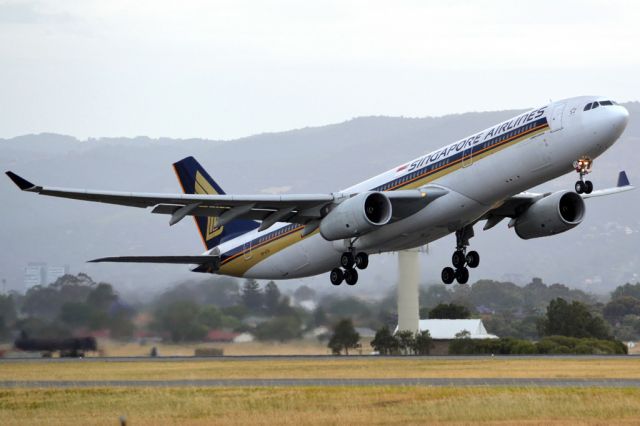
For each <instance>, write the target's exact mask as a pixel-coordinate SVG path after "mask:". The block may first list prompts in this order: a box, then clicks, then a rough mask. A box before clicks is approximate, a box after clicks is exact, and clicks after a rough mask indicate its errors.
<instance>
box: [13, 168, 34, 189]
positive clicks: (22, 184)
mask: <svg viewBox="0 0 640 426" xmlns="http://www.w3.org/2000/svg"><path fill="white" fill-rule="evenodd" d="M6 174H7V176H9V179H11V180H12V181H13V183H15V184H16V185H17V186H18V188H20V189H21V190H23V191H28V190H30V189H33V188H35V187H36V186H35V185H34V184H32V183H31V182H29V181H28V180H26V179H25V178H22V177H20V176H18V175H17V174H15V173H13V172H6Z"/></svg>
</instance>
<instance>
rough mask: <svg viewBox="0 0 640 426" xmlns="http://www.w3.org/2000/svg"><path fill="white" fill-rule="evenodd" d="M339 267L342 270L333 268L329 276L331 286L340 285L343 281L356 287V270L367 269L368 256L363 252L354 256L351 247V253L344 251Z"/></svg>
mask: <svg viewBox="0 0 640 426" xmlns="http://www.w3.org/2000/svg"><path fill="white" fill-rule="evenodd" d="M340 266H341V267H342V268H343V269H341V268H333V269H332V270H331V273H330V274H329V279H330V280H331V284H333V285H340V284H342V281H345V282H346V283H347V284H348V285H356V283H357V282H358V271H357V270H356V268H358V269H367V266H369V255H368V254H367V253H364V252H360V253H356V254H355V256H354V250H353V247H351V251H346V252H344V253H342V256H340Z"/></svg>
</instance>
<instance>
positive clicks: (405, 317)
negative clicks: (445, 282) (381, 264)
mask: <svg viewBox="0 0 640 426" xmlns="http://www.w3.org/2000/svg"><path fill="white" fill-rule="evenodd" d="M419 256H420V252H419V249H412V250H403V251H399V252H398V270H399V274H398V279H399V281H398V330H408V331H411V332H412V333H415V332H417V331H418V330H419V321H420V301H419V294H420V293H419V291H418V282H419V281H420V258H419Z"/></svg>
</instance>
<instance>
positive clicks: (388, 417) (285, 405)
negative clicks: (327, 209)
mask: <svg viewBox="0 0 640 426" xmlns="http://www.w3.org/2000/svg"><path fill="white" fill-rule="evenodd" d="M393 377H395V378H412V377H426V378H428V377H440V378H489V377H495V378H505V377H511V378H516V377H522V378H578V379H579V378H594V379H596V378H640V362H638V361H637V360H635V359H631V358H624V357H621V358H585V359H575V358H574V359H558V358H534V359H520V358H518V359H512V358H499V357H497V358H480V359H464V358H460V359H433V358H431V359H429V358H427V359H411V358H404V359H397V358H376V359H362V358H347V357H341V358H330V359H293V360H291V359H288V360H277V359H265V360H220V359H207V360H185V361H153V362H144V361H143V362H102V361H95V362H94V361H82V360H78V361H72V362H51V363H39V362H38V363H34V362H25V361H11V362H5V363H0V380H71V381H82V380H136V379H139V380H161V379H166V380H171V379H233V378H248V379H250V378H261V379H267V378H393ZM120 416H125V417H126V418H127V420H128V424H129V425H156V424H188V425H192V424H193V425H205V424H234V425H236V424H237V425H239V424H282V425H294V424H295V425H298V424H349V425H350V424H363V425H364V424H403V425H404V424H425V423H428V424H472V423H474V424H475V423H483V424H497V425H508V424H529V425H543V424H545V425H546V424H558V425H569V424H571V425H573V424H603V425H604V424H607V425H609V424H640V389H637V388H629V389H624V388H622V389H621V388H597V387H596V388H555V387H554V388H551V387H549V388H545V387H509V386H498V387H453V386H450V387H426V386H408V387H402V386H364V387H351V386H349V387H340V386H338V387H325V386H320V387H293V388H287V387H273V388H251V387H246V388H198V387H194V388H88V389H84V388H78V389H0V425H13V424H47V425H51V424H53V425H57V424H59V425H62V424H64V425H67V424H105V425H107V424H108V425H114V424H117V422H118V418H119V417H120Z"/></svg>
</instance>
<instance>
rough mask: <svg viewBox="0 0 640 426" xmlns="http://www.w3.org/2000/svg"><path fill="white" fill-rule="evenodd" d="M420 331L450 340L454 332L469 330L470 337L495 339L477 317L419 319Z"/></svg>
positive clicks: (453, 337) (436, 337)
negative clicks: (426, 331)
mask: <svg viewBox="0 0 640 426" xmlns="http://www.w3.org/2000/svg"><path fill="white" fill-rule="evenodd" d="M419 327H420V331H424V330H429V334H430V335H431V338H432V339H435V340H451V339H455V338H456V334H458V333H462V332H464V331H468V332H469V336H467V337H469V338H470V339H497V338H498V336H496V335H495V334H489V333H487V329H486V328H484V324H482V320H479V319H456V320H451V319H424V320H420V325H419ZM396 330H397V327H396Z"/></svg>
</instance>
